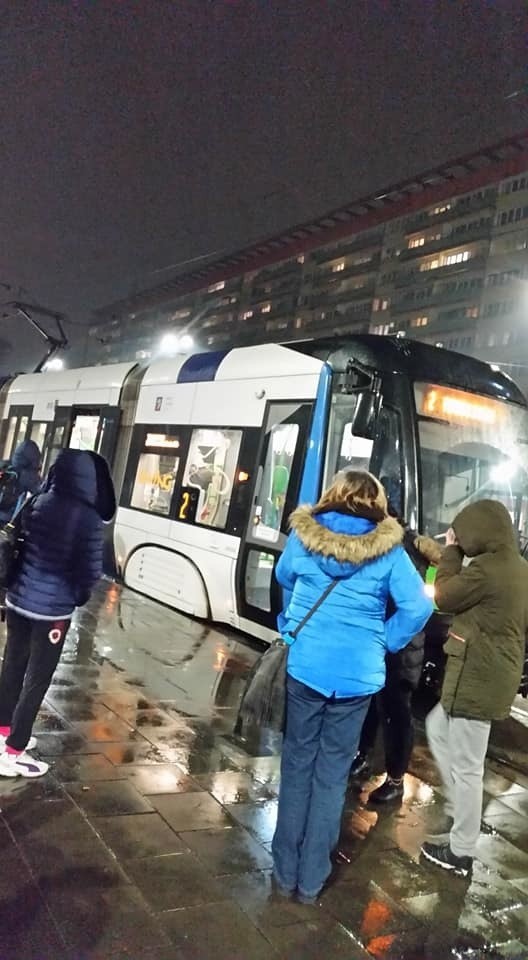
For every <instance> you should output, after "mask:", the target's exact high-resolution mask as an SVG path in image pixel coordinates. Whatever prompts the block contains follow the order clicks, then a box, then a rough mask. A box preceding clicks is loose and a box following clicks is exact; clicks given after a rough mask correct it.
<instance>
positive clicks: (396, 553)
mask: <svg viewBox="0 0 528 960" xmlns="http://www.w3.org/2000/svg"><path fill="white" fill-rule="evenodd" d="M290 524H291V527H292V533H291V535H290V537H289V539H288V542H287V544H286V548H285V550H284V552H283V554H282V556H281V558H280V560H279V563H278V564H277V570H276V576H277V580H278V581H279V583H280V584H281V585H282V587H283V588H284V590H285V591H286V593H287V594H288V596H287V603H286V609H285V610H284V612H283V614H281V616H280V618H279V629H280V631H281V633H282V635H283V638H284V640H285V641H286V642H287V643H288V642H290V644H291V645H290V649H289V656H288V666H287V704H286V729H285V734H284V743H283V752H282V764H281V786H280V794H279V811H278V819H277V829H276V832H275V836H274V838H273V848H272V852H273V861H274V880H275V886H276V889H277V891H278V892H279V893H281V894H283V895H290V894H292V893H294V892H295V891H297V895H298V898H299V899H300V900H301V901H303V902H312V901H313V900H314V899H315V898H316V897H317V896H318V895H319V893H320V891H321V888H322V886H323V884H324V883H325V881H326V880H327V878H328V876H329V874H330V870H331V854H332V851H333V850H334V849H335V847H336V845H337V842H338V839H339V829H340V823H341V814H342V811H343V805H344V799H345V793H346V788H347V781H348V773H349V770H350V765H351V763H352V760H353V758H354V756H355V754H356V751H357V746H358V742H359V737H360V733H361V728H362V726H363V721H364V719H365V715H366V712H367V709H368V706H369V703H370V698H371V696H372V695H373V694H375V693H377V691H378V690H380V689H381V688H382V687H383V685H384V683H385V656H386V654H387V652H390V653H395V652H396V651H398V650H401V649H402V648H403V647H405V646H406V644H408V643H409V641H410V639H411V638H412V637H413V636H414V635H415V634H417V633H418V632H419V631H420V630H421V629H422V628H423V626H424V625H425V623H426V621H427V620H428V619H429V617H430V615H431V612H432V603H431V601H430V600H429V599H428V598H427V596H426V594H425V590H424V585H423V581H422V580H421V578H420V576H419V574H418V573H417V571H416V569H415V568H414V566H413V564H412V563H411V561H410V560H409V557H408V556H407V554H406V553H405V550H404V549H403V547H402V545H401V544H402V539H403V529H402V527H401V526H400V524H399V523H398V522H397V521H396V520H395V519H394V518H392V517H389V516H388V514H387V498H386V495H385V492H384V490H383V487H382V486H381V484H380V483H379V481H378V480H377V479H376V478H375V477H373V476H372V474H370V473H367V472H365V471H355V470H347V471H344V472H343V473H341V474H338V476H337V477H336V478H335V480H334V482H333V484H332V486H331V487H330V489H329V490H327V491H326V493H324V494H323V496H322V497H321V499H320V501H319V503H318V504H316V506H315V507H313V508H310V507H299V508H298V509H297V510H295V511H294V513H293V514H292V516H291V518H290ZM332 581H336V586H335V588H334V589H333V590H332V592H331V593H330V594H328V596H327V597H326V598H325V599H324V600H323V602H322V603H321V605H320V606H319V607H318V609H317V610H316V611H315V612H314V613H313V615H312V616H311V617H310V619H309V620H308V621H307V622H306V625H305V626H304V627H302V629H301V630H300V631H299V633H298V635H297V638H296V639H295V640H292V638H291V633H292V631H293V630H294V629H295V628H296V627H297V625H298V624H299V623H301V621H302V620H303V618H304V617H305V616H306V615H307V614H308V613H309V611H310V610H311V608H312V607H313V606H314V604H315V603H316V602H317V600H318V599H319V598H320V597H321V595H322V594H323V592H324V590H325V588H326V587H328V585H329V584H330V583H331V582H332ZM389 597H390V598H391V599H392V602H393V604H394V610H395V612H394V614H393V615H392V616H391V617H390V618H389V619H386V610H387V602H388V599H389Z"/></svg>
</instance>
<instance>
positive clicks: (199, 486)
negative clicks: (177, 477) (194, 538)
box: [178, 428, 242, 528]
mask: <svg viewBox="0 0 528 960" xmlns="http://www.w3.org/2000/svg"><path fill="white" fill-rule="evenodd" d="M241 439H242V431H241V430H224V429H220V428H218V429H216V428H214V429H207V428H205V429H202V428H198V429H196V430H193V433H192V437H191V443H190V447H189V455H188V457H187V464H186V467H185V473H184V477H183V487H184V489H185V488H188V489H189V488H191V487H192V488H194V490H195V491H196V494H195V496H196V512H195V513H194V520H195V522H196V523H203V524H205V525H206V526H208V527H219V528H223V527H225V525H226V522H227V514H228V510H229V504H230V502H231V492H232V488H233V481H234V478H235V476H236V468H237V463H238V452H239V450H240V441H241ZM189 492H190V491H189ZM182 504H183V501H182ZM178 519H181V520H185V519H187V517H185V516H182V515H181V511H180V514H179V515H178ZM189 519H191V518H190V517H189Z"/></svg>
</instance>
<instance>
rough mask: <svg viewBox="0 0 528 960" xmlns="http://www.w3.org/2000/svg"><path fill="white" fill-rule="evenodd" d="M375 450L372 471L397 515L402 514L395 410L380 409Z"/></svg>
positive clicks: (398, 433) (399, 447) (400, 465)
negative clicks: (378, 479)
mask: <svg viewBox="0 0 528 960" xmlns="http://www.w3.org/2000/svg"><path fill="white" fill-rule="evenodd" d="M377 430H378V432H377V437H376V449H375V452H374V457H373V462H372V470H373V472H374V473H375V474H376V476H377V477H379V478H380V480H381V482H382V484H383V486H384V487H385V492H386V494H387V498H388V500H389V502H390V504H391V506H392V508H393V509H394V510H395V512H396V513H397V514H398V516H399V517H401V516H402V514H403V496H402V493H403V472H402V454H401V428H400V417H399V414H398V413H397V412H396V410H392V409H391V408H390V407H382V408H381V410H380V413H379V416H378V423H377Z"/></svg>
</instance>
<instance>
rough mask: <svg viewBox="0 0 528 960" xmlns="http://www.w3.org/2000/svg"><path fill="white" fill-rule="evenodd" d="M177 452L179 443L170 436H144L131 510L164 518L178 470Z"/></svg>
mask: <svg viewBox="0 0 528 960" xmlns="http://www.w3.org/2000/svg"><path fill="white" fill-rule="evenodd" d="M179 448H180V440H179V438H178V437H177V436H174V435H173V434H165V433H154V432H152V433H147V435H146V437H145V442H144V445H143V450H142V452H141V453H140V455H139V460H138V465H137V469H136V476H135V479H134V486H133V489H132V498H131V501H130V506H131V507H135V508H136V510H146V511H148V513H159V514H161V515H162V516H164V517H166V516H168V514H169V510H170V505H171V500H172V494H173V491H174V484H175V482H176V476H177V473H178V469H179V466H180V456H179Z"/></svg>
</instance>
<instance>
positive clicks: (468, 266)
mask: <svg viewBox="0 0 528 960" xmlns="http://www.w3.org/2000/svg"><path fill="white" fill-rule="evenodd" d="M485 265H486V258H485V257H483V256H477V257H470V258H469V260H464V261H463V262H462V263H450V264H446V266H445V267H437V268H436V269H435V270H408V271H406V272H403V271H402V272H401V273H399V274H398V276H397V277H396V279H395V281H394V286H395V287H409V286H411V285H412V284H418V285H419V284H423V283H427V282H429V283H433V282H434V281H436V280H443V279H444V277H450V276H453V275H455V274H457V273H469V272H470V271H471V272H473V271H475V270H484V268H485Z"/></svg>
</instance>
